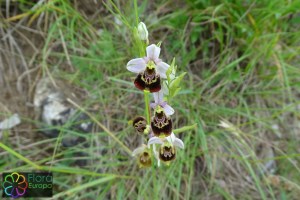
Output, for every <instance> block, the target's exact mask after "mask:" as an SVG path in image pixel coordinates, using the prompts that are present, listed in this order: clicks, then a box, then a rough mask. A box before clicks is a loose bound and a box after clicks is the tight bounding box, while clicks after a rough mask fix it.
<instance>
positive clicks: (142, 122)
mask: <svg viewBox="0 0 300 200" xmlns="http://www.w3.org/2000/svg"><path fill="white" fill-rule="evenodd" d="M132 126H133V127H134V128H135V130H136V131H137V132H138V133H140V134H142V133H144V131H145V130H146V128H147V120H146V119H145V118H144V117H142V116H138V117H136V118H135V119H134V120H133V122H132Z"/></svg>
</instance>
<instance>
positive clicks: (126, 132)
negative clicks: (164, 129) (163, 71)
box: [0, 0, 300, 200]
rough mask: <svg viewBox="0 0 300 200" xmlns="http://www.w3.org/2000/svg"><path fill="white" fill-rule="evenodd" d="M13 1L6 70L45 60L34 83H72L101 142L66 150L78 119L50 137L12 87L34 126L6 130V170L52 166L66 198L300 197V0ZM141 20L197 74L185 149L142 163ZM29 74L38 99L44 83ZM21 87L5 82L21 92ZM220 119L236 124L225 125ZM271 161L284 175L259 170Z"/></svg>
mask: <svg viewBox="0 0 300 200" xmlns="http://www.w3.org/2000/svg"><path fill="white" fill-rule="evenodd" d="M7 2H10V3H11V4H10V5H11V6H12V7H13V8H18V10H17V13H13V12H11V13H10V16H9V17H7V16H6V14H5V12H3V13H2V15H3V19H2V16H1V19H0V25H1V26H0V27H1V30H2V31H3V32H4V33H7V34H8V35H9V34H10V35H9V37H8V38H9V39H10V40H11V41H15V43H9V39H7V38H6V39H5V40H2V41H1V43H2V46H3V48H2V49H4V50H0V56H2V57H3V56H5V57H6V58H7V59H6V60H3V59H2V61H1V60H0V62H3V63H4V64H5V63H6V62H8V63H10V65H7V66H10V68H9V67H7V68H3V69H5V70H3V71H4V72H3V73H4V74H5V75H7V76H8V75H9V74H12V73H8V71H9V69H13V70H15V71H17V72H16V73H19V75H20V74H22V73H23V72H24V69H20V67H18V64H17V63H18V62H21V61H23V62H26V63H27V65H28V67H29V69H33V68H35V67H38V70H37V73H31V74H30V75H31V77H30V78H31V79H30V80H31V83H32V84H34V83H36V80H38V79H39V78H40V76H50V77H52V78H53V80H58V79H61V80H63V81H65V83H68V84H70V85H72V88H73V89H74V91H75V93H76V94H77V96H78V99H76V102H80V103H76V104H77V105H76V106H79V107H80V109H83V110H85V111H88V113H89V114H90V115H91V116H92V119H93V121H94V122H95V124H97V126H98V129H97V130H96V132H95V133H93V134H89V135H85V137H86V139H87V140H88V141H92V143H93V145H91V146H90V147H89V148H85V149H82V148H81V147H79V146H77V147H72V148H63V147H61V145H60V142H59V141H60V140H61V138H62V137H64V133H65V131H67V130H66V127H62V128H61V134H60V137H59V138H58V140H59V141H57V140H56V139H47V138H45V137H43V136H42V134H39V133H37V130H36V127H34V126H33V121H34V119H32V118H31V117H30V116H31V115H30V114H28V113H30V112H25V111H23V110H24V109H22V107H21V106H22V105H20V104H18V105H17V106H16V105H14V104H13V103H9V101H10V100H9V99H5V98H6V97H5V96H4V95H2V94H0V100H1V101H0V102H2V103H1V104H4V105H6V107H7V108H8V110H10V111H11V112H21V113H20V114H21V116H22V118H24V120H23V123H27V124H29V125H28V126H26V128H24V129H22V127H20V128H19V127H16V128H15V129H14V131H4V132H3V133H2V138H1V143H0V147H1V148H0V149H1V150H0V172H2V171H14V170H21V171H31V170H37V169H42V170H50V171H52V172H53V173H54V184H55V188H54V197H55V198H62V199H66V200H68V199H74V198H76V199H295V198H296V197H297V194H298V193H299V188H300V181H299V180H300V179H299V177H300V169H299V166H298V164H297V163H298V162H299V161H300V160H299V154H298V146H299V145H298V143H299V139H300V137H299V131H300V127H299V119H300V114H299V113H300V112H299V105H300V99H299V95H300V92H299V91H300V84H299V83H300V78H299V77H300V66H299V63H300V62H299V59H300V58H299V54H300V31H299V30H300V29H299V28H300V25H299V22H300V13H299V9H298V8H299V7H300V2H299V1H284V0H274V1H267V0H262V1H234V0H224V1H219V0H215V1H208V0H198V1H196V0H186V1H183V0H182V1H180V0H176V1H171V0H164V1H154V2H153V1H147V0H145V1H138V2H136V3H134V2H135V1H132V2H131V1H128V2H126V3H125V2H124V1H119V0H116V1H105V3H97V4H95V3H94V1H88V2H89V3H87V4H83V3H82V2H81V1H74V2H73V1H72V3H70V2H69V1H58V0H55V1H43V2H42V3H41V4H39V5H36V4H34V3H33V2H31V1H25V0H24V1H20V3H19V4H18V5H17V4H13V1H3V2H1V3H0V6H1V8H2V9H5V7H6V3H7ZM97 2H98V1H97ZM9 12H10V11H9ZM116 19H118V20H119V21H120V22H121V23H120V22H118V21H117V20H116ZM139 21H143V22H145V24H146V25H147V27H148V31H149V35H150V37H149V40H150V44H152V43H154V44H157V43H159V42H160V41H161V42H162V45H161V48H162V51H161V54H162V58H163V60H164V61H166V62H167V63H171V61H172V59H173V57H176V63H177V65H178V72H179V73H182V72H187V75H185V78H184V81H183V82H182V86H181V87H182V90H181V91H180V93H179V94H178V95H177V96H176V98H175V99H173V100H172V102H171V105H172V107H173V108H174V109H175V115H174V116H172V119H173V124H174V128H175V129H179V130H180V128H181V127H184V126H189V125H193V124H196V125H195V126H196V128H195V129H190V130H185V131H180V133H177V134H178V135H179V136H180V137H181V138H182V139H183V141H184V143H185V149H184V150H178V155H177V158H176V160H175V162H174V163H173V164H171V165H170V166H164V165H163V166H162V167H160V168H156V167H153V168H150V169H139V168H138V166H137V164H136V160H135V159H134V158H132V157H131V155H130V150H133V149H135V148H136V147H137V146H138V145H139V144H140V137H139V136H138V135H137V134H136V133H135V131H134V130H133V128H132V127H131V126H130V125H129V124H128V121H130V120H132V119H133V118H134V117H135V116H137V115H143V114H144V101H143V98H144V97H143V93H142V92H140V91H138V90H136V89H135V88H134V86H133V83H132V81H133V79H134V75H133V74H132V73H131V72H128V71H127V69H126V64H127V62H128V61H129V60H130V59H132V58H135V57H140V56H141V55H143V53H144V52H141V51H142V48H141V44H140V43H139V42H138V41H137V40H136V35H135V34H134V33H135V29H134V27H135V26H136V24H137V23H138V22H139ZM21 25H22V26H21ZM22 27H27V28H28V29H23V28H22ZM12 29H14V30H15V31H14V32H13V33H10V32H9V31H10V30H12ZM30 30H35V31H38V33H32V32H31V31H30ZM24 38H27V40H24V43H25V45H24V44H23V43H21V42H20V40H23V39H24ZM1 43H0V45H1ZM8 44H11V45H8ZM26 46H29V47H28V48H27V49H25V47H26ZM31 46H34V47H35V48H36V49H37V50H38V51H37V52H35V51H34V50H33V49H34V48H32V47H31ZM17 48H19V49H20V50H21V51H17V50H16V49H17ZM28 49H29V50H28ZM31 52H32V53H31ZM7 55H9V56H7ZM9 59H10V60H9ZM12 60H16V61H12ZM14 62H15V64H14ZM1 69H2V68H1V67H0V70H1ZM18 70H21V72H18ZM22 70H23V71H22ZM6 73H7V74H6ZM1 76H2V75H1V74H0V81H1ZM25 77H27V76H25ZM5 80H6V81H7V79H5ZM24 80H25V79H24ZM22 83H24V84H23V85H24V88H25V91H26V94H25V95H26V97H28V98H29V97H31V95H32V91H33V89H34V85H29V83H28V82H26V81H23V82H22ZM12 86H13V83H12V82H9V81H8V82H6V84H4V87H5V88H8V89H7V91H9V92H12V91H14V90H15V89H14V88H15V87H12ZM5 91H6V90H5ZM3 94H4V92H3ZM17 94H18V95H20V93H17ZM1 104H0V105H1ZM24 105H25V103H24ZM297 107H298V108H297ZM91 108H93V109H92V111H90V110H91ZM0 109H1V107H0ZM0 114H1V116H3V115H4V114H7V112H6V111H2V110H0ZM1 116H0V117H1ZM1 120H2V118H1ZM220 120H224V121H227V122H228V123H230V128H227V129H226V128H222V127H220V126H218V124H219V123H220ZM274 125H276V126H278V127H279V129H278V130H275V129H274ZM69 134H74V135H76V134H77V135H78V134H80V133H72V132H69ZM260 144H262V146H263V147H266V146H271V148H272V149H273V151H274V155H275V156H274V157H260V156H259V152H258V151H259V148H258V146H259V145H260ZM263 150H264V148H263ZM78 151H84V152H86V153H88V160H89V165H88V166H85V167H78V166H76V165H74V161H75V160H76V158H73V155H74V153H76V152H78ZM266 160H275V162H276V166H277V167H276V170H275V173H274V175H273V176H275V177H278V178H279V180H280V181H279V183H277V182H272V181H270V179H271V177H272V176H271V175H270V174H259V173H258V171H259V170H260V168H261V165H260V164H261V163H264V161H266ZM55 177H57V178H55Z"/></svg>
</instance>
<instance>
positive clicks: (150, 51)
mask: <svg viewBox="0 0 300 200" xmlns="http://www.w3.org/2000/svg"><path fill="white" fill-rule="evenodd" d="M146 52H147V56H146V57H144V58H135V59H132V60H130V61H129V62H128V63H127V69H128V70H129V71H131V72H134V73H137V74H138V75H137V77H136V79H135V81H134V84H135V86H136V87H137V88H138V89H140V90H149V91H150V92H158V91H159V90H160V89H161V80H160V78H167V75H166V72H167V69H168V68H169V67H170V65H168V64H167V63H165V62H162V60H161V59H159V54H160V48H159V47H158V46H156V45H155V44H151V45H150V46H148V47H147V48H146Z"/></svg>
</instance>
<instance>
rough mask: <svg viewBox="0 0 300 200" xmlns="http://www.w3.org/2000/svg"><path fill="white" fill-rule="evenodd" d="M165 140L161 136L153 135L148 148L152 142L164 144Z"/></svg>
mask: <svg viewBox="0 0 300 200" xmlns="http://www.w3.org/2000/svg"><path fill="white" fill-rule="evenodd" d="M163 143H164V142H163V141H162V139H160V138H159V137H152V138H150V140H149V141H148V148H150V145H151V144H163Z"/></svg>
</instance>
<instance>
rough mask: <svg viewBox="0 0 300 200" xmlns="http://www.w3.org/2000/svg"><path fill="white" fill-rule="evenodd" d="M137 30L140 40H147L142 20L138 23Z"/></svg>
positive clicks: (146, 31) (145, 28) (146, 32)
mask: <svg viewBox="0 0 300 200" xmlns="http://www.w3.org/2000/svg"><path fill="white" fill-rule="evenodd" d="M138 32H139V36H140V39H141V40H148V30H147V27H146V25H145V24H144V23H143V22H140V23H139V24H138Z"/></svg>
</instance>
